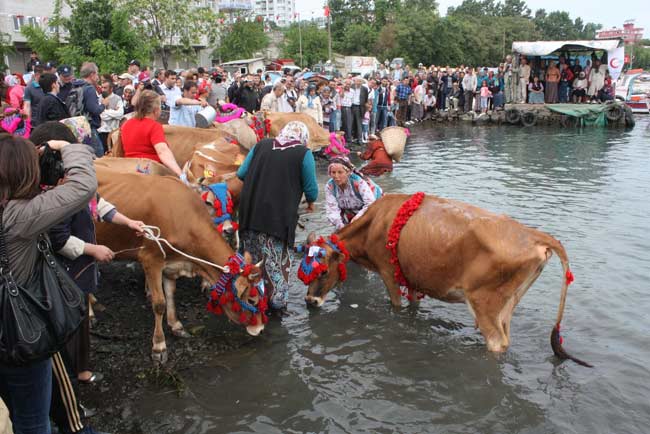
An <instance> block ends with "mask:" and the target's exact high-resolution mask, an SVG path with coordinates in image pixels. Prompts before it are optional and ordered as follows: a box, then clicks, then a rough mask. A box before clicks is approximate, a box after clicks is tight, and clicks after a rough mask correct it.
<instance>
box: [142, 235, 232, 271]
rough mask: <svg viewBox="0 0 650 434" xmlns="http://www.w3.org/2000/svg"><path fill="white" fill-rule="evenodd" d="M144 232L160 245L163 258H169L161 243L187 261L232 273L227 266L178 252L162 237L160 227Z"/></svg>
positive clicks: (149, 238)
mask: <svg viewBox="0 0 650 434" xmlns="http://www.w3.org/2000/svg"><path fill="white" fill-rule="evenodd" d="M142 231H143V232H144V237H145V238H146V239H148V240H150V241H153V242H154V243H156V244H157V245H158V248H159V249H160V252H161V253H162V255H163V258H167V254H166V253H165V249H164V248H163V246H162V244H161V243H165V244H166V245H167V247H169V248H170V249H172V250H173V251H174V252H176V253H178V254H179V255H181V256H184V257H186V258H187V259H189V260H191V261H196V262H200V263H202V264H205V265H210V266H212V267H214V268H216V269H217V270H219V271H221V272H223V273H226V274H229V273H230V268H229V267H228V266H227V265H226V266H223V267H222V266H221V265H217V264H213V263H212V262H210V261H206V260H204V259H201V258H197V257H195V256H192V255H188V254H187V253H184V252H182V251H180V250H178V249H177V248H176V247H174V246H172V244H171V243H170V242H169V241H167V240H166V239H164V238H163V237H161V236H160V228H159V227H158V226H149V225H145V226H144V227H143V229H142Z"/></svg>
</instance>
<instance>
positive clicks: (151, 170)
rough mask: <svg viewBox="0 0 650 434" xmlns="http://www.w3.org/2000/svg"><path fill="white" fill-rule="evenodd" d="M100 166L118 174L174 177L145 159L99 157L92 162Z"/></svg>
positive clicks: (169, 171) (157, 164)
mask: <svg viewBox="0 0 650 434" xmlns="http://www.w3.org/2000/svg"><path fill="white" fill-rule="evenodd" d="M94 164H95V167H98V166H101V167H105V168H108V169H111V170H115V171H117V172H120V173H141V174H143V175H158V176H174V172H172V171H171V170H169V169H168V168H167V167H165V166H164V165H162V164H160V163H158V162H156V161H153V160H149V159H147V158H116V157H101V158H98V159H96V160H95V161H94Z"/></svg>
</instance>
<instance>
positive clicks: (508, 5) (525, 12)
mask: <svg viewBox="0 0 650 434" xmlns="http://www.w3.org/2000/svg"><path fill="white" fill-rule="evenodd" d="M499 15H501V16H502V17H524V18H530V9H529V8H528V6H527V5H526V2H525V1H524V0H505V1H504V2H503V4H502V5H501V10H500V11H499Z"/></svg>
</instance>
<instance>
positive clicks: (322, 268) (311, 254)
mask: <svg viewBox="0 0 650 434" xmlns="http://www.w3.org/2000/svg"><path fill="white" fill-rule="evenodd" d="M326 245H327V246H329V247H330V248H331V249H332V250H334V251H335V252H337V253H340V254H341V255H343V260H342V261H341V262H339V264H338V271H339V281H341V282H344V281H345V280H346V279H347V277H348V270H347V268H346V264H347V262H348V260H350V253H349V252H348V250H347V249H346V248H345V243H344V242H343V241H341V240H339V237H338V236H337V235H336V234H332V235H330V237H329V239H327V240H326V239H325V238H323V237H320V238H318V239H317V240H316V241H314V242H312V243H310V244H308V245H304V246H303V245H301V246H298V247H297V248H296V251H297V252H299V253H304V254H305V256H304V257H303V258H302V261H301V262H300V266H299V267H298V279H300V280H302V282H303V283H304V284H305V285H309V284H310V283H312V282H313V281H314V280H316V279H318V278H319V277H320V276H321V275H323V274H324V273H326V272H327V271H328V266H327V264H325V263H324V262H323V261H320V260H322V259H324V258H325V257H326V256H327V251H326V250H325V246H326Z"/></svg>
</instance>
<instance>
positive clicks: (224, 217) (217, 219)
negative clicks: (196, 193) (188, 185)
mask: <svg viewBox="0 0 650 434" xmlns="http://www.w3.org/2000/svg"><path fill="white" fill-rule="evenodd" d="M200 188H201V191H202V192H201V199H202V200H203V202H205V203H206V204H208V205H210V206H212V207H213V208H214V218H213V219H212V222H213V223H214V225H215V226H216V227H217V230H218V231H219V233H220V234H222V233H223V224H224V222H226V221H228V220H230V221H231V223H232V227H233V230H235V231H236V230H238V229H239V225H238V224H237V222H235V221H234V218H233V213H234V206H233V202H232V195H231V194H230V192H229V191H228V187H227V186H226V184H225V183H218V184H210V185H200ZM210 195H212V198H210ZM211 199H212V200H211Z"/></svg>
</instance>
